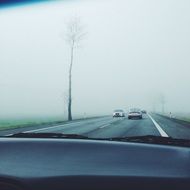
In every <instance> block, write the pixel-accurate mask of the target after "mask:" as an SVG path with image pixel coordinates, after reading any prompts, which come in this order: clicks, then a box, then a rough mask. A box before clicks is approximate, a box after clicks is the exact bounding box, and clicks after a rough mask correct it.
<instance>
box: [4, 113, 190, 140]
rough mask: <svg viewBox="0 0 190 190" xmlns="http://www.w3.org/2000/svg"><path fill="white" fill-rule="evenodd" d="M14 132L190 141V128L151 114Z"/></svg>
mask: <svg viewBox="0 0 190 190" xmlns="http://www.w3.org/2000/svg"><path fill="white" fill-rule="evenodd" d="M14 132H15V133H16V132H37V133H41V132H45V133H48V132H55V133H66V134H81V135H85V136H88V137H92V138H110V137H124V136H128V137H130V136H142V135H157V136H160V135H161V136H170V137H174V138H186V139H190V126H187V125H186V126H184V124H183V123H179V122H175V121H173V120H171V119H169V118H165V117H163V116H159V115H157V114H151V116H150V115H148V114H144V115H143V119H142V120H138V119H132V120H128V118H127V117H125V118H112V117H111V116H106V117H99V118H91V119H84V120H79V121H72V122H69V123H64V124H59V125H55V126H43V127H40V128H37V129H36V128H33V129H29V130H27V129H26V128H23V129H19V131H17V130H15V131H14ZM4 134H5V131H4ZM7 134H8V131H7ZM0 135H1V132H0Z"/></svg>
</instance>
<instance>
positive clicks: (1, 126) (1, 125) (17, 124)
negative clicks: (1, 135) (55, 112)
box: [0, 118, 64, 130]
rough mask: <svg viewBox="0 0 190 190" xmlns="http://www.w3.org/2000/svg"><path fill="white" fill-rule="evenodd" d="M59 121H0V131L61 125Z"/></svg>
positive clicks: (33, 119)
mask: <svg viewBox="0 0 190 190" xmlns="http://www.w3.org/2000/svg"><path fill="white" fill-rule="evenodd" d="M61 122H64V121H61V119H39V118H37V119H35V118H32V119H3V120H2V119H1V120H0V130H6V129H15V128H21V127H29V126H39V125H46V124H56V123H61Z"/></svg>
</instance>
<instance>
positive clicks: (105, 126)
mask: <svg viewBox="0 0 190 190" xmlns="http://www.w3.org/2000/svg"><path fill="white" fill-rule="evenodd" d="M110 124H111V123H108V124H106V125H102V126H101V127H99V128H100V129H103V128H104V127H107V126H109V125H110Z"/></svg>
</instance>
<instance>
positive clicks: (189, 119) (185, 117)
mask: <svg viewBox="0 0 190 190" xmlns="http://www.w3.org/2000/svg"><path fill="white" fill-rule="evenodd" d="M156 114H158V115H161V116H164V117H167V118H168V119H173V120H176V121H179V122H180V121H181V122H186V123H188V124H190V113H171V114H170V113H165V114H163V113H156Z"/></svg>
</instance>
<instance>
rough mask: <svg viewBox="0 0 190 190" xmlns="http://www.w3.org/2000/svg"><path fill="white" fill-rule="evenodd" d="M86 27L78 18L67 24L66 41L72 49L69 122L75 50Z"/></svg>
mask: <svg viewBox="0 0 190 190" xmlns="http://www.w3.org/2000/svg"><path fill="white" fill-rule="evenodd" d="M84 35H85V33H84V27H83V26H82V25H81V22H80V19H79V18H78V17H73V18H72V19H71V20H70V21H69V22H68V23H67V33H66V41H67V43H68V44H69V48H70V63H69V89H68V120H69V121H71V120H72V69H73V58H74V50H75V49H76V48H77V47H78V45H79V43H80V41H81V40H82V39H83V38H84Z"/></svg>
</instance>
